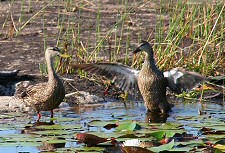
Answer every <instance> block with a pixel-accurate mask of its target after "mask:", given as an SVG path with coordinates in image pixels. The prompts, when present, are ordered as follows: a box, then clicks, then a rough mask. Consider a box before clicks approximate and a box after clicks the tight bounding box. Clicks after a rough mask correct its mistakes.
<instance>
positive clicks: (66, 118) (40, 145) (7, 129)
mask: <svg viewBox="0 0 225 153" xmlns="http://www.w3.org/2000/svg"><path fill="white" fill-rule="evenodd" d="M199 112H205V113H206V115H204V114H203V115H199ZM14 114H16V113H7V114H1V115H0V123H1V125H0V152H4V153H14V152H31V153H36V152H40V151H46V150H50V151H51V150H53V151H54V150H56V149H57V150H58V148H70V149H71V148H72V149H74V148H82V147H83V145H81V144H78V143H77V141H76V140H75V139H74V137H75V135H76V133H79V132H86V131H89V132H99V133H103V134H109V135H110V133H112V132H113V131H115V130H114V129H111V130H106V129H104V128H102V127H96V126H94V127H90V126H88V124H89V123H91V122H92V121H95V120H97V121H98V120H100V121H102V122H107V121H108V122H110V121H112V122H113V121H115V120H121V121H122V120H135V121H138V122H148V121H151V122H154V121H158V119H159V121H162V120H166V121H167V122H169V123H179V124H182V125H183V128H184V130H185V131H186V132H187V133H190V134H193V135H196V136H198V135H199V128H198V127H197V128H196V127H195V126H193V125H195V124H202V122H207V121H208V119H210V118H213V120H215V121H217V120H218V121H221V120H222V121H224V120H225V109H224V106H222V105H219V104H215V103H203V104H202V103H176V104H175V105H174V107H173V109H172V112H170V115H169V116H163V117H159V116H155V115H154V114H148V113H146V110H145V107H144V105H143V104H142V103H139V104H138V103H131V102H129V103H126V107H125V105H124V104H123V103H120V102H114V103H104V104H102V105H97V106H88V107H80V108H73V109H69V108H67V109H61V110H56V113H55V117H56V120H55V121H54V123H55V125H57V126H55V127H54V128H55V129H36V127H35V128H34V127H32V126H33V124H34V121H35V120H36V114H34V116H30V115H27V114H26V115H25V116H24V114H21V115H22V116H20V114H16V116H17V117H13V115H14ZM2 115H4V116H5V117H4V118H3V117H1V116H2ZM45 115H46V116H45ZM6 116H9V117H8V118H7V117H6ZM43 116H44V117H43V118H42V121H46V122H49V117H48V116H49V113H45V114H44V115H43ZM26 127H29V128H26ZM45 133H46V134H45ZM52 138H57V140H56V142H54V143H51V142H53V141H55V139H54V140H52ZM58 141H59V143H58ZM61 141H62V142H61Z"/></svg>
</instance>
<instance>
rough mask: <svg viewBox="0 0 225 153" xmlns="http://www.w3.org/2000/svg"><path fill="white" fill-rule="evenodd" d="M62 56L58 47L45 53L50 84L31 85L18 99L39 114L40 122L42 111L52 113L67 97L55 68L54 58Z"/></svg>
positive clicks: (50, 48) (18, 94) (19, 94)
mask: <svg viewBox="0 0 225 153" xmlns="http://www.w3.org/2000/svg"><path fill="white" fill-rule="evenodd" d="M59 55H60V50H59V49H58V48H56V47H54V48H53V47H49V48H47V49H46V52H45V59H46V64H47V70H48V82H44V83H38V84H35V85H29V86H27V87H26V88H24V90H23V91H22V92H20V93H18V92H17V95H16V97H19V98H21V99H22V100H23V101H24V102H25V103H26V104H28V105H30V106H31V107H32V108H33V109H35V110H36V111H37V113H38V121H39V119H40V117H41V115H40V111H51V117H53V109H55V108H57V107H58V106H59V104H60V103H61V102H62V101H63V99H64V97H65V89H64V86H63V83H62V81H61V80H60V79H59V77H58V76H57V74H56V73H55V70H54V68H53V58H54V57H55V56H59Z"/></svg>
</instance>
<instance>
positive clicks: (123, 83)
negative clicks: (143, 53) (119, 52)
mask: <svg viewBox="0 0 225 153" xmlns="http://www.w3.org/2000/svg"><path fill="white" fill-rule="evenodd" d="M70 66H71V67H72V68H75V69H83V70H85V71H88V72H89V73H94V74H97V75H102V76H105V77H107V78H108V79H112V80H113V81H114V83H115V85H116V86H117V87H118V88H120V89H121V90H123V91H125V92H128V93H130V94H131V95H135V96H136V95H137V94H138V93H139V88H138V84H137V78H138V73H139V71H138V70H135V69H132V68H130V67H128V66H125V65H122V64H119V63H91V64H74V65H70Z"/></svg>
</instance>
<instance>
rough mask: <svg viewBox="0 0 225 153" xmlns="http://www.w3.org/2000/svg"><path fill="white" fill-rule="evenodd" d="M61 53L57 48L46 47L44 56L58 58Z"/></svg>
mask: <svg viewBox="0 0 225 153" xmlns="http://www.w3.org/2000/svg"><path fill="white" fill-rule="evenodd" d="M61 53H62V51H61V50H60V49H59V48H58V47H48V48H47V49H46V52H45V55H50V57H55V56H60V55H61Z"/></svg>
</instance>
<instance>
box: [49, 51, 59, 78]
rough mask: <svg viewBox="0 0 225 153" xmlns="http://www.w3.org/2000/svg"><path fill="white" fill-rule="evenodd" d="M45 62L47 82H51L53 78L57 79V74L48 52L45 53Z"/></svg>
mask: <svg viewBox="0 0 225 153" xmlns="http://www.w3.org/2000/svg"><path fill="white" fill-rule="evenodd" d="M46 64H47V70H48V82H52V81H53V80H55V79H57V78H58V76H57V75H56V73H55V70H54V64H53V57H51V56H50V55H48V54H47V55H46Z"/></svg>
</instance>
